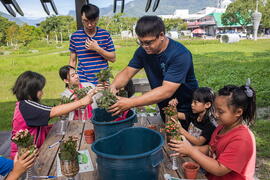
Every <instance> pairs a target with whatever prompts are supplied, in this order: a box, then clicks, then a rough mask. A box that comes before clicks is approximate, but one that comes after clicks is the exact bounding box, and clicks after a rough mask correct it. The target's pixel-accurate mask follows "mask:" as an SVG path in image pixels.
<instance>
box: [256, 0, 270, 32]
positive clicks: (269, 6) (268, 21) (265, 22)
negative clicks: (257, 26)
mask: <svg viewBox="0 0 270 180" xmlns="http://www.w3.org/2000/svg"><path fill="white" fill-rule="evenodd" d="M259 11H260V12H261V13H262V19H261V25H262V26H263V27H264V28H270V0H268V1H267V2H266V4H262V5H261V6H259Z"/></svg>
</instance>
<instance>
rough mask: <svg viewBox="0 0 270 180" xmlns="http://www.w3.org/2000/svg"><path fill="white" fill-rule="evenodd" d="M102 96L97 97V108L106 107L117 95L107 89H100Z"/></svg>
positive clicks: (114, 101) (112, 102) (113, 102)
mask: <svg viewBox="0 0 270 180" xmlns="http://www.w3.org/2000/svg"><path fill="white" fill-rule="evenodd" d="M101 93H102V96H101V97H100V98H99V99H97V105H98V107H99V108H104V109H108V108H109V107H110V106H111V105H113V104H115V103H116V102H117V97H116V96H115V95H114V94H113V93H112V92H111V91H110V90H109V89H105V90H103V91H101Z"/></svg>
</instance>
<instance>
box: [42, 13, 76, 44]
mask: <svg viewBox="0 0 270 180" xmlns="http://www.w3.org/2000/svg"><path fill="white" fill-rule="evenodd" d="M40 28H41V30H42V31H43V32H44V33H45V34H46V35H49V36H50V37H51V38H55V37H57V38H60V37H61V35H62V38H63V40H68V39H69V35H70V34H71V33H72V32H74V31H75V30H76V22H75V20H74V18H73V17H71V16H50V17H48V18H46V20H45V21H42V22H41V23H40Z"/></svg>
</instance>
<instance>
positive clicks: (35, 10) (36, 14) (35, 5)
mask: <svg viewBox="0 0 270 180" xmlns="http://www.w3.org/2000/svg"><path fill="white" fill-rule="evenodd" d="M129 1H132V0H126V2H125V3H127V2H129ZM89 2H90V3H92V4H95V5H97V6H98V7H100V8H102V7H107V6H109V5H111V4H113V0H89ZM17 3H18V4H19V5H20V7H21V9H22V11H23V12H24V16H25V17H28V18H33V19H34V18H40V17H46V16H47V14H46V13H45V12H44V10H43V8H42V5H41V3H40V0H17ZM54 3H55V5H56V7H57V10H58V13H59V14H61V15H67V14H68V12H69V11H70V10H74V9H75V0H54ZM48 7H49V9H50V12H52V13H53V11H52V10H51V8H50V4H48ZM0 11H2V12H4V13H7V10H6V9H5V8H4V6H3V5H2V3H0ZM7 14H8V13H7ZM18 16H20V15H18Z"/></svg>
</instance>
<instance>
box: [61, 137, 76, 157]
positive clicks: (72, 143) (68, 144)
mask: <svg viewBox="0 0 270 180" xmlns="http://www.w3.org/2000/svg"><path fill="white" fill-rule="evenodd" d="M78 154H79V153H78V152H77V138H76V137H72V136H69V137H68V140H65V141H62V142H61V143H60V153H59V158H60V159H61V160H67V161H72V160H76V159H77V158H78Z"/></svg>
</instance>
